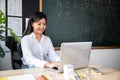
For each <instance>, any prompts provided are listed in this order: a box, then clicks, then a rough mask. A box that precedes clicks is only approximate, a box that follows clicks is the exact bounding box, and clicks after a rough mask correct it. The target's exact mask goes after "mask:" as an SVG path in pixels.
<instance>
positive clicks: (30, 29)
mask: <svg viewBox="0 0 120 80" xmlns="http://www.w3.org/2000/svg"><path fill="white" fill-rule="evenodd" d="M42 18H45V19H46V22H47V17H46V15H45V14H44V13H43V12H39V11H36V12H34V13H33V14H32V15H31V16H30V18H29V21H28V25H27V29H26V30H25V31H24V33H23V35H22V37H23V36H25V35H27V34H30V33H31V32H33V27H32V25H31V24H32V23H33V22H37V21H39V20H40V19H42Z"/></svg>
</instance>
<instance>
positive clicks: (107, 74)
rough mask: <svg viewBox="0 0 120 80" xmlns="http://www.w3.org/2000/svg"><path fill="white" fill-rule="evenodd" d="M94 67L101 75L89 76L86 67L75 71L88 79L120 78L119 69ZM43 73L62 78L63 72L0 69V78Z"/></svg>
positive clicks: (58, 78)
mask: <svg viewBox="0 0 120 80" xmlns="http://www.w3.org/2000/svg"><path fill="white" fill-rule="evenodd" d="M96 67H97V68H98V69H99V70H101V71H102V72H103V75H102V76H101V77H95V76H91V75H90V74H89V72H88V68H84V69H79V70H75V71H80V72H81V73H83V74H85V75H86V76H87V77H88V78H89V80H120V71H117V70H113V69H108V68H105V67H100V66H96ZM43 73H45V74H47V75H49V76H50V77H51V78H52V80H64V76H63V73H56V72H54V71H51V70H50V69H48V68H46V69H40V68H31V69H30V68H29V69H18V70H8V71H0V78H1V77H8V76H14V75H21V74H33V75H34V76H35V77H37V76H39V75H41V74H43Z"/></svg>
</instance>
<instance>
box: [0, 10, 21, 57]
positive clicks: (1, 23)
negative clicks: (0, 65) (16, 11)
mask: <svg viewBox="0 0 120 80" xmlns="http://www.w3.org/2000/svg"><path fill="white" fill-rule="evenodd" d="M5 23H6V17H5V15H4V13H3V12H2V11H1V10H0V42H1V41H8V39H9V38H10V37H11V38H13V39H14V41H15V42H16V43H18V44H19V43H20V38H19V36H17V35H16V34H15V33H14V31H13V30H12V29H11V28H8V27H6V26H5ZM6 30H9V31H10V36H5V35H3V33H5V32H6ZM4 56H5V52H4V50H3V48H2V45H1V44H0V57H4Z"/></svg>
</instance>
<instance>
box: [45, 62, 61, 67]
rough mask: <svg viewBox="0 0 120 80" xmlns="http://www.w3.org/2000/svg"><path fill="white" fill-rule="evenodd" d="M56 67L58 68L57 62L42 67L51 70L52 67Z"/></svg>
mask: <svg viewBox="0 0 120 80" xmlns="http://www.w3.org/2000/svg"><path fill="white" fill-rule="evenodd" d="M58 66H59V62H53V63H51V62H47V63H46V64H45V65H44V67H45V68H52V67H58Z"/></svg>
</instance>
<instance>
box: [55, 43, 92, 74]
mask: <svg viewBox="0 0 120 80" xmlns="http://www.w3.org/2000/svg"><path fill="white" fill-rule="evenodd" d="M91 46H92V42H64V43H61V49H60V62H59V67H53V69H54V70H55V71H56V72H63V71H64V69H63V66H64V64H72V65H74V69H79V68H84V67H88V66H89V59H90V53H91Z"/></svg>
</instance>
